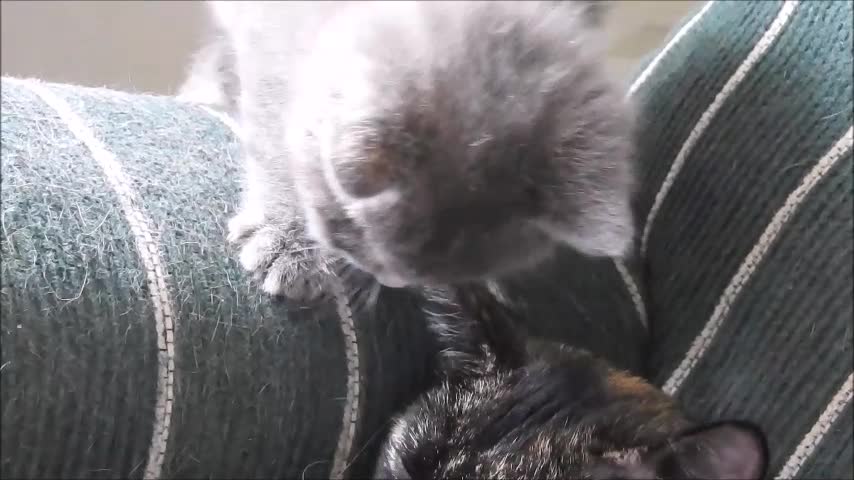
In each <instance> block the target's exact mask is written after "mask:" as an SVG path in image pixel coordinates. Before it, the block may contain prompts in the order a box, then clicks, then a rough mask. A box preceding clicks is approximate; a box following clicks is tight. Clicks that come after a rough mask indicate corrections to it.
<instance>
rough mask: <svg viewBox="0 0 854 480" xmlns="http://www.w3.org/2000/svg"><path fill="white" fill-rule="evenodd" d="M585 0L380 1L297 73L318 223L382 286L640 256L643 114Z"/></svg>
mask: <svg viewBox="0 0 854 480" xmlns="http://www.w3.org/2000/svg"><path fill="white" fill-rule="evenodd" d="M581 4H586V2H548V1H533V2H368V3H367V4H359V5H355V6H353V7H352V8H351V9H350V11H349V12H348V13H347V14H346V15H344V14H342V15H340V16H339V17H336V18H335V19H333V20H331V22H330V24H329V25H327V26H326V27H325V28H324V31H323V32H321V33H320V35H319V37H320V40H319V41H318V43H317V47H316V48H317V51H316V52H315V53H314V54H313V55H312V56H311V58H312V60H311V61H310V62H309V64H308V65H307V66H306V68H305V69H304V71H302V72H301V73H300V74H299V76H298V78H296V79H294V85H296V87H295V88H296V90H295V91H296V92H298V93H299V95H296V94H295V97H299V98H297V100H296V103H295V106H294V107H293V108H292V109H291V113H292V114H293V118H294V120H292V121H290V122H286V123H287V124H288V125H289V126H290V127H291V131H290V132H289V134H290V145H291V151H292V152H294V156H295V157H296V160H297V161H296V162H295V163H296V166H295V168H294V170H293V171H292V172H291V173H292V174H294V175H295V176H296V177H297V179H298V181H297V182H296V183H297V186H298V187H299V191H300V192H301V197H302V204H303V207H304V211H305V216H306V219H307V223H308V228H309V232H310V234H311V235H312V236H313V237H314V238H315V239H316V240H318V241H319V242H320V243H321V244H323V245H325V246H326V247H328V248H330V249H332V250H335V251H338V252H339V253H341V254H342V255H343V256H344V257H346V258H349V259H350V260H351V261H352V262H353V263H355V264H356V265H358V266H361V267H362V268H364V269H365V270H368V271H370V272H372V273H374V274H375V275H376V276H377V278H378V279H379V280H380V281H381V282H383V283H386V284H389V285H392V286H396V285H403V284H438V283H445V282H448V281H459V280H465V279H473V278H482V277H489V276H496V275H500V274H502V273H505V272H508V271H512V270H516V269H519V268H525V267H527V266H531V265H533V264H535V263H537V262H539V261H542V260H543V259H544V258H546V257H547V256H548V255H549V254H550V253H551V252H552V251H553V250H554V249H555V247H556V246H557V245H569V246H571V247H573V248H575V249H577V250H579V251H581V252H584V253H586V254H590V255H596V256H599V255H606V256H619V255H622V254H624V253H626V251H627V250H628V246H629V244H630V242H631V240H632V235H633V224H632V216H631V213H630V209H629V198H630V194H631V190H632V187H631V184H632V175H631V167H630V157H631V143H632V142H631V140H630V136H631V129H632V123H633V120H632V117H633V115H632V111H631V109H630V108H629V106H628V105H626V104H625V101H624V99H623V95H622V92H621V91H620V89H619V88H618V87H617V86H616V85H614V84H612V83H611V81H610V80H609V78H608V76H607V75H606V74H605V72H604V71H603V68H602V67H603V65H602V57H601V54H600V50H601V46H602V42H601V41H599V40H598V37H597V36H596V35H595V30H596V22H595V21H594V18H596V15H593V14H590V13H589V12H588V11H587V10H585V8H583V7H582V5H581Z"/></svg>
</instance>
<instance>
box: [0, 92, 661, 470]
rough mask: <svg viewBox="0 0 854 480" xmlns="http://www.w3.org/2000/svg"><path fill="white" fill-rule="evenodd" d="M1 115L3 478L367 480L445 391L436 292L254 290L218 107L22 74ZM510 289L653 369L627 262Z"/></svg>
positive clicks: (539, 316) (570, 258) (538, 311)
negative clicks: (404, 418)
mask: <svg viewBox="0 0 854 480" xmlns="http://www.w3.org/2000/svg"><path fill="white" fill-rule="evenodd" d="M2 115H3V136H2V161H1V162H0V166H1V167H2V231H0V235H2V237H0V240H2V259H3V262H2V298H1V299H0V306H2V307H0V308H2V311H0V313H2V327H3V336H2V371H0V381H2V410H3V429H2V444H3V454H2V477H3V478H33V477H39V478H128V477H130V478H143V477H144V478H153V477H160V478H329V477H342V476H351V477H355V478H364V477H365V476H367V475H369V474H370V472H371V470H372V469H373V462H374V459H375V455H376V449H377V448H378V445H379V442H381V441H382V440H383V439H384V438H383V436H384V433H385V431H386V429H387V427H388V423H389V419H390V417H391V416H392V415H393V414H394V413H396V412H397V411H399V410H400V409H402V408H403V407H404V406H406V404H407V403H408V402H409V401H411V399H412V398H413V395H415V394H417V393H418V392H420V391H422V390H423V389H424V388H425V386H426V385H427V384H428V382H429V381H430V379H431V377H430V373H431V371H432V358H433V356H434V355H433V354H434V353H435V345H434V342H433V341H432V337H431V336H430V335H428V333H427V331H426V329H425V325H424V321H423V315H422V311H423V307H424V305H423V302H422V300H421V298H420V296H419V295H417V292H411V291H407V290H391V289H382V290H380V291H379V294H378V296H376V298H374V296H373V294H372V292H371V288H373V287H365V286H364V285H365V284H364V283H362V284H360V283H359V282H354V283H353V284H349V283H348V284H344V283H342V284H341V289H340V291H338V292H337V295H336V296H335V298H332V299H330V300H328V301H324V302H321V303H318V304H316V305H288V304H286V303H284V302H282V301H275V300H271V299H270V298H269V297H268V296H267V295H265V294H263V293H262V292H261V291H260V290H259V289H258V288H256V286H255V285H253V283H252V282H250V280H249V279H248V278H247V276H245V275H244V272H243V271H242V270H241V269H240V267H239V265H238V264H237V262H236V257H237V252H235V251H234V250H233V249H232V248H231V247H229V245H228V244H227V242H226V241H225V231H224V228H225V227H224V225H225V223H226V222H227V221H228V218H229V217H230V216H231V215H232V213H233V209H234V208H235V206H236V205H237V197H238V193H239V188H240V186H239V179H240V178H241V168H240V165H239V159H238V158H237V152H238V150H237V143H236V141H235V135H234V134H233V132H232V130H230V129H229V127H228V124H229V122H228V120H227V119H226V118H224V117H222V116H221V115H218V114H216V113H215V112H213V111H210V110H207V109H205V108H204V107H201V106H196V105H190V104H186V103H181V102H178V101H176V100H175V99H172V98H166V97H157V96H150V95H136V94H127V93H122V92H116V91H111V90H104V89H94V88H83V87H77V86H70V85H59V84H50V83H44V82H39V81H36V80H21V79H3V83H2ZM567 272H578V274H574V275H567ZM500 288H501V289H502V290H503V294H505V295H507V296H508V297H509V298H511V299H513V300H514V301H518V302H520V303H521V302H524V303H525V304H526V305H527V306H528V308H529V312H530V316H531V318H532V319H536V321H532V326H533V327H534V328H533V330H534V333H535V334H539V335H544V336H550V337H562V338H575V339H585V343H587V344H590V345H592V346H594V350H597V349H598V352H597V353H601V354H603V355H607V356H609V357H611V358H614V359H616V361H618V362H619V363H621V364H622V365H623V366H624V367H626V368H637V367H638V366H640V365H641V364H642V361H643V355H642V353H643V348H644V346H645V339H646V330H645V329H644V327H643V324H642V323H641V322H640V321H639V317H638V315H639V314H638V310H637V308H636V305H635V303H634V302H633V300H632V295H631V293H630V292H629V291H628V290H627V289H626V288H625V286H624V285H623V284H622V281H621V277H620V275H619V273H618V272H617V270H616V269H615V268H614V265H613V263H612V262H611V261H610V260H607V259H604V260H602V259H600V260H592V259H585V258H581V257H579V256H577V255H574V254H572V253H571V252H563V253H561V255H559V256H558V258H557V259H556V261H554V262H551V263H550V264H549V265H546V266H543V268H542V269H540V270H539V271H537V272H534V274H533V275H530V276H528V277H526V278H519V279H515V280H514V281H513V282H507V284H506V285H502V286H501V287H500ZM620 336H623V337H620ZM615 338H625V340H624V341H619V340H618V341H615Z"/></svg>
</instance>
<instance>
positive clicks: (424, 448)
mask: <svg viewBox="0 0 854 480" xmlns="http://www.w3.org/2000/svg"><path fill="white" fill-rule="evenodd" d="M454 290H455V291H454V292H452V294H451V295H450V296H447V292H441V293H442V295H444V296H442V297H437V298H435V299H434V300H436V301H435V302H434V305H433V308H441V310H440V311H434V312H433V314H431V315H430V316H429V317H428V318H429V321H430V322H431V326H432V328H433V330H434V331H436V333H437V334H438V335H439V337H440V338H441V340H442V343H443V346H444V350H443V353H442V355H443V360H444V362H443V374H444V375H443V377H444V378H443V379H442V381H440V382H439V383H438V385H437V386H436V387H435V388H433V389H431V390H429V391H427V392H426V393H425V394H423V395H422V396H421V398H420V399H419V400H418V401H416V402H415V403H414V404H413V405H412V406H411V407H410V408H408V409H407V410H406V411H405V412H404V413H403V414H402V415H400V416H399V417H398V418H397V419H396V422H395V424H394V426H393V427H392V429H391V432H390V434H389V436H388V439H387V440H386V443H385V445H384V447H383V449H382V452H381V457H380V459H379V461H378V465H377V471H376V473H375V478H378V479H412V480H428V479H444V478H504V479H532V480H533V479H588V480H616V479H626V480H628V479H661V480H665V479H674V480H676V479H679V480H688V479H709V480H711V479H720V480H723V479H728V480H748V479H757V480H758V479H760V478H763V477H764V475H765V473H766V470H767V463H768V448H767V442H766V439H765V435H764V433H763V432H762V431H761V429H759V428H758V427H757V426H755V425H753V424H751V423H748V422H744V421H741V420H726V421H715V422H710V423H707V422H697V421H696V420H695V419H691V418H689V417H688V416H686V415H685V414H684V413H683V412H682V410H681V409H680V408H679V406H678V405H677V404H676V402H675V401H674V400H673V399H672V398H670V397H669V396H667V395H665V394H664V393H663V392H662V391H660V390H658V389H657V388H655V387H653V386H651V385H649V384H648V383H647V382H646V381H644V380H643V379H641V378H638V377H635V376H633V375H630V374H628V373H625V372H622V371H619V370H617V369H615V368H614V367H612V366H611V365H610V364H608V363H607V362H606V361H605V360H603V359H599V358H595V357H593V356H592V355H590V354H589V353H587V352H586V351H585V350H584V349H583V345H572V346H570V345H555V344H548V343H540V344H539V345H537V344H536V343H534V342H533V341H531V342H526V340H525V335H524V332H522V331H521V328H520V325H519V323H517V322H516V319H515V315H516V313H515V312H514V311H513V310H512V309H511V308H510V307H508V306H506V305H503V304H501V303H500V302H499V301H498V300H496V299H495V298H494V297H493V296H492V294H491V293H490V292H489V290H488V289H486V288H484V287H480V286H477V285H466V286H461V287H456V288H455V289H454Z"/></svg>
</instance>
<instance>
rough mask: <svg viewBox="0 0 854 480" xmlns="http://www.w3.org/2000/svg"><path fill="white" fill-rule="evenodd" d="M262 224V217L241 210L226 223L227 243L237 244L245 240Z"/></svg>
mask: <svg viewBox="0 0 854 480" xmlns="http://www.w3.org/2000/svg"><path fill="white" fill-rule="evenodd" d="M263 224H264V216H263V215H262V214H258V213H252V211H250V210H242V211H240V212H239V213H238V214H237V215H235V216H233V217H231V220H229V221H228V237H226V239H227V240H228V242H229V243H238V242H240V241H241V240H244V239H246V238H247V237H249V236H250V235H252V233H253V232H255V231H256V230H258V228H260V227H261V226H262V225H263Z"/></svg>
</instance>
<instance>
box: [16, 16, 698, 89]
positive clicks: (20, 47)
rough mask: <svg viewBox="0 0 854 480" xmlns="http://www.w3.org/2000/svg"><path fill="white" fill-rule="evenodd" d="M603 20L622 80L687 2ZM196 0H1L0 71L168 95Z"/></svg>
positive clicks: (191, 34) (192, 44) (197, 19)
mask: <svg viewBox="0 0 854 480" xmlns="http://www.w3.org/2000/svg"><path fill="white" fill-rule="evenodd" d="M611 3H612V4H613V5H612V7H613V8H612V9H611V12H610V14H609V18H608V20H607V27H608V30H609V58H608V62H609V65H610V67H611V68H612V69H613V70H614V71H615V72H616V73H617V74H618V75H620V76H621V77H622V78H624V79H626V80H627V79H628V77H629V75H631V73H632V72H633V71H634V70H635V68H636V67H637V64H638V62H639V61H640V60H641V59H642V58H643V57H644V56H646V55H648V54H649V53H650V52H651V51H653V50H654V49H655V48H656V47H658V46H659V45H661V43H662V42H663V41H664V40H665V38H666V36H667V35H668V33H669V32H670V31H671V30H672V29H673V28H674V27H675V26H676V25H677V24H678V23H679V22H681V21H682V19H683V18H684V17H685V16H687V15H689V14H690V13H691V12H692V11H694V10H696V9H697V8H698V7H699V4H700V3H702V2H701V1H699V0H693V1H673V0H660V1H633V0H629V1H614V2H611ZM203 21H204V18H203V6H202V5H201V2H198V1H168V2H167V1H116V0H113V1H82V0H77V1H32V0H20V1H12V0H2V2H0V22H2V29H0V66H2V73H3V75H12V76H18V77H25V76H32V77H39V78H42V79H45V80H49V81H56V82H68V83H76V84H81V85H90V86H107V87H112V88H117V89H121V90H129V91H143V92H153V93H162V94H171V93H173V92H174V91H175V89H176V88H177V87H178V85H179V84H180V82H181V80H182V78H183V74H184V71H185V66H186V64H187V62H188V60H189V56H190V54H191V53H192V51H193V50H194V49H195V48H196V47H197V45H198V41H199V36H200V31H201V27H202V25H203Z"/></svg>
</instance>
